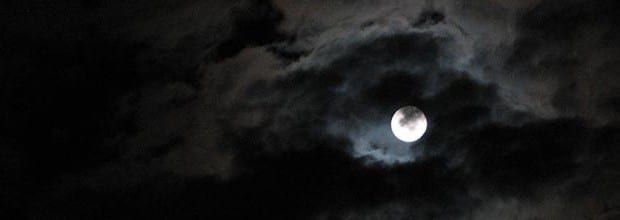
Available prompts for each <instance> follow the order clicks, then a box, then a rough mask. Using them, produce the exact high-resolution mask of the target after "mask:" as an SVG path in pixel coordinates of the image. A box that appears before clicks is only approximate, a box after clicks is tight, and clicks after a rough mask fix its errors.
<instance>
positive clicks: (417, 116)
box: [391, 106, 428, 142]
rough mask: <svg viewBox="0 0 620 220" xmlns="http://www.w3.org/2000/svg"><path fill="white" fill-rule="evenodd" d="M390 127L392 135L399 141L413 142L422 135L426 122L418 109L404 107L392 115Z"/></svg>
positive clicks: (426, 125)
mask: <svg viewBox="0 0 620 220" xmlns="http://www.w3.org/2000/svg"><path fill="white" fill-rule="evenodd" d="M391 127H392V133H394V136H396V138H398V139H399V140H401V141H404V142H414V141H417V140H418V139H420V138H421V137H422V135H424V133H425V132H426V128H427V127H428V121H427V120H426V116H425V115H424V113H423V112H422V111H421V110H420V109H418V108H416V107H414V106H405V107H402V108H400V109H398V110H397V111H396V112H395V113H394V116H392V122H391Z"/></svg>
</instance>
